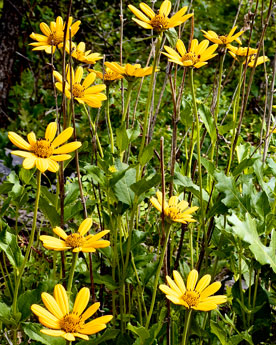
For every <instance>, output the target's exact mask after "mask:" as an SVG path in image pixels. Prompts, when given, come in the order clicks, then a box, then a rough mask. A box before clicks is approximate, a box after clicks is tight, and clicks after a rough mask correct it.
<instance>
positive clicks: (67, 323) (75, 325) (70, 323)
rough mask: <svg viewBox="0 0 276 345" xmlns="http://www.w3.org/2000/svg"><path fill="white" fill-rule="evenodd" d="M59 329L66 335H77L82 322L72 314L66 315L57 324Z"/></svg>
mask: <svg viewBox="0 0 276 345" xmlns="http://www.w3.org/2000/svg"><path fill="white" fill-rule="evenodd" d="M59 324H60V328H61V329H62V330H64V331H65V332H66V333H77V332H79V330H80V329H81V327H82V325H83V322H82V321H81V318H80V317H78V316H77V315H74V314H68V315H65V316H64V317H63V319H62V320H60V322H59Z"/></svg>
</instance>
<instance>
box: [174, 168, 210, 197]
mask: <svg viewBox="0 0 276 345" xmlns="http://www.w3.org/2000/svg"><path fill="white" fill-rule="evenodd" d="M173 182H174V183H175V184H176V185H179V186H183V187H184V188H185V190H186V191H188V192H191V193H193V194H194V195H195V196H196V197H197V198H198V199H199V198H200V188H199V186H198V185H196V184H194V183H193V181H192V179H191V178H190V177H187V176H183V175H182V174H180V173H179V172H176V173H175V174H174V180H173ZM202 196H203V200H204V201H205V202H208V200H209V195H208V193H207V192H206V190H204V189H203V190H202Z"/></svg>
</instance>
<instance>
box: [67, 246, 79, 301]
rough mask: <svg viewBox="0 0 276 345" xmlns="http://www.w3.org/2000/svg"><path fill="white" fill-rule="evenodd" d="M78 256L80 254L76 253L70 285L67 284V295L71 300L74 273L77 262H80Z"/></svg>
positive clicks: (69, 279)
mask: <svg viewBox="0 0 276 345" xmlns="http://www.w3.org/2000/svg"><path fill="white" fill-rule="evenodd" d="M78 254H79V253H74V252H73V258H72V263H71V269H70V273H69V278H68V283H67V294H68V297H69V298H70V294H71V290H72V285H73V278H74V272H75V268H76V264H77V260H78Z"/></svg>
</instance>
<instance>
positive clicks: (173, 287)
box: [159, 270, 227, 311]
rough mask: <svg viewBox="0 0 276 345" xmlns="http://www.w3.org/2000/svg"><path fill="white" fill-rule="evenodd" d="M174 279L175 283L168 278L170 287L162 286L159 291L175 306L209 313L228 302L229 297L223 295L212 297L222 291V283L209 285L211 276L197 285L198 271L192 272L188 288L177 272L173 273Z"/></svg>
mask: <svg viewBox="0 0 276 345" xmlns="http://www.w3.org/2000/svg"><path fill="white" fill-rule="evenodd" d="M173 277H174V281H173V280H172V279H171V278H170V277H169V276H167V277H166V278H167V283H168V284H169V286H167V285H165V284H161V285H160V286H159V289H160V290H161V291H162V292H164V293H165V294H166V297H167V298H168V299H169V300H170V301H171V302H173V303H174V304H180V305H184V307H186V308H187V309H190V308H192V309H195V310H201V311H209V310H213V309H216V308H217V306H218V305H219V304H222V303H225V302H226V301H227V297H226V296H223V295H216V296H211V295H213V294H214V293H216V292H217V291H218V290H219V289H220V287H221V283H220V282H215V283H213V284H211V285H209V284H210V281H211V276H210V275H209V274H206V275H205V276H203V277H202V278H201V279H200V280H199V282H198V283H197V284H196V282H197V279H198V272H197V270H192V271H190V273H189V275H188V279H187V287H185V284H184V281H183V279H182V277H181V275H180V274H179V273H178V272H177V271H173ZM208 285H209V286H208Z"/></svg>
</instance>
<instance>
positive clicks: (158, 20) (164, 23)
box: [150, 14, 169, 31]
mask: <svg viewBox="0 0 276 345" xmlns="http://www.w3.org/2000/svg"><path fill="white" fill-rule="evenodd" d="M150 25H151V26H152V27H153V29H154V30H156V31H162V30H166V29H168V25H169V19H168V18H166V17H164V16H163V15H162V14H157V15H156V16H155V17H154V18H152V20H151V21H150Z"/></svg>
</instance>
